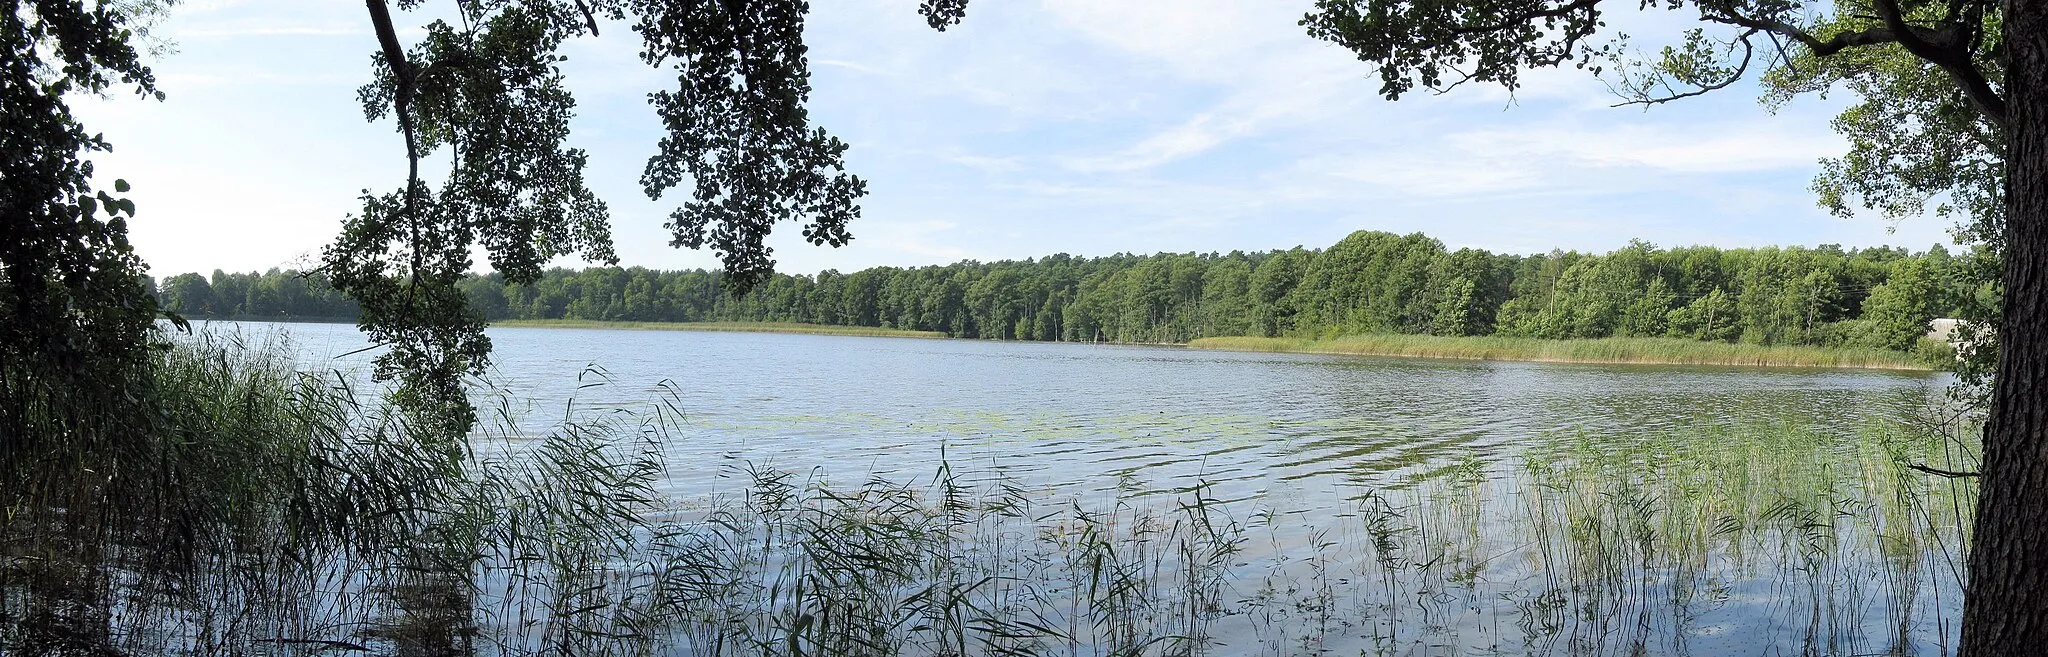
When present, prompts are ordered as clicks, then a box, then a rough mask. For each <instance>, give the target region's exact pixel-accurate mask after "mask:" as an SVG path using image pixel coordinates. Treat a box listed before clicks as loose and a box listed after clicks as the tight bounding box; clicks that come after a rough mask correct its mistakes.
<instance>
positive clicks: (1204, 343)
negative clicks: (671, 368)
mask: <svg viewBox="0 0 2048 657" xmlns="http://www.w3.org/2000/svg"><path fill="white" fill-rule="evenodd" d="M1188 346H1189V347H1193V348H1196V349H1222V350H1231V351H1267V352H1289V353H1310V354H1347V355H1353V356H1403V357H1414V358H1455V359H1465V360H1519V361H1534V362H1544V363H1610V364H1642V365H1742V366H1753V367H1850V368H1865V369H1886V370H1933V369H1935V368H1934V367H1933V366H1932V365H1930V364H1929V363H1928V361H1927V359H1925V358H1921V357H1918V356H1915V355H1913V354H1904V353H1899V352H1893V351H1885V350H1880V349H1829V348H1822V347H1809V346H1797V345H1774V346H1764V345H1752V344H1728V343H1725V342H1702V341H1698V340H1682V339H1677V338H1599V339H1592V340H1545V339H1540V338H1509V337H1500V336H1475V337H1443V336H1434V335H1353V336H1345V337H1341V338H1332V339H1327V340H1317V339H1307V338H1249V337H1219V338H1201V339H1197V340H1195V341H1194V342H1191V343H1188Z"/></svg>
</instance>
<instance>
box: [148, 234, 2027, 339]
mask: <svg viewBox="0 0 2048 657" xmlns="http://www.w3.org/2000/svg"><path fill="white" fill-rule="evenodd" d="M1983 262H1984V260H1983V259H1982V258H1980V257H1979V256H1977V255H1976V254H1963V255H1951V254H1949V253H1948V251H1946V250H1945V249H1943V248H1942V247H1940V246H1939V245H1936V246H1935V247H1933V248H1932V249H1930V250H1929V251H1927V252H1925V253H1911V252H1908V251H1907V250H1905V249H1902V248H1888V247H1877V248H1868V249H1843V248H1841V247H1839V246H1834V245H1822V246H1820V247H1818V248H1803V247H1787V248H1780V247H1765V248H1743V249H1721V248H1715V247H1705V246H1694V247H1685V248H1673V249H1660V248H1657V247H1655V246H1652V245H1650V244H1646V243H1643V242H1640V241H1636V242H1631V243H1630V244H1629V245H1628V246H1627V247H1624V248H1622V249H1619V250H1616V251H1614V252H1611V253H1607V254H1604V255H1594V254H1585V253H1578V252H1570V251H1552V252H1550V253H1547V254H1540V255H1508V254H1495V253H1489V252H1486V251H1482V250H1477V249H1458V250H1456V251H1449V250H1446V249H1445V248H1444V245H1443V243H1442V242H1439V241H1437V240H1435V239H1433V238H1430V237H1428V236H1425V235H1422V234H1420V233H1417V234H1412V235H1406V236H1402V235H1394V234H1391V233H1384V232H1370V231H1360V232H1356V233H1352V234H1351V235H1350V236H1349V237H1346V238H1344V240H1343V241H1340V242H1338V243H1336V244H1335V245H1332V246H1330V247H1329V248H1326V249H1303V248H1299V247H1297V248H1294V249H1290V250H1285V251H1264V252H1255V253H1244V252H1237V251H1233V252H1231V253H1228V254H1217V253H1209V254H1193V253H1185V254H1183V253H1161V254H1156V255H1129V254H1119V255H1112V256H1105V257H1099V258H1084V257H1075V256H1069V255H1066V254H1060V255H1054V256H1049V257H1045V258H1035V259H1027V260H1021V261H1017V260H1004V261H999V262H986V263H984V262H975V261H965V262H959V263H954V264H950V265H937V266H927V267H910V268H898V267H875V268H872V269H865V270H861V271H858V272H854V273H851V274H842V273H839V272H837V271H832V270H827V271H823V272H819V273H818V274H817V275H814V276H812V275H789V274H778V275H776V276H774V277H773V278H772V279H770V280H769V281H767V282H766V283H764V284H762V285H760V286H759V287H757V288H756V289H754V290H753V291H752V292H751V293H749V294H747V295H745V296H741V297H737V298H735V297H733V296H731V295H729V294H727V293H726V292H725V291H724V289H723V287H722V281H721V278H720V274H719V272H716V271H705V270H701V269H693V270H684V271H660V270H652V269H645V268H640V267H632V268H618V267H592V268H588V269H581V270H576V269H553V270H550V271H548V272H547V274H546V276H545V277H544V278H543V279H541V280H540V281H539V282H537V283H535V284H533V285H524V286H522V285H507V284H506V283H505V281H504V279H503V278H502V277H500V276H498V275H497V274H487V275H480V276H472V277H470V278H469V279H468V280H466V281H464V283H463V287H464V289H465V291H466V292H467V294H468V295H469V299H470V302H471V304H472V306H473V307H474V308H476V309H477V310H479V311H481V312H482V313H483V314H484V316H485V317H486V318H488V319H492V320H502V319H583V320H614V321H644V322H699V321H757V322H807V323H815V324H829V325H844V326H874V327H885V328H902V329H914V330H925V331H940V332H944V333H946V334H947V335H952V336H956V337H965V338H992V339H1004V340H1061V341H1081V342H1087V341H1110V342H1129V343H1178V342H1186V341H1189V340H1192V339H1195V338H1201V337H1209V336H1239V335H1250V336H1303V337H1331V336H1336V335H1351V334H1362V333H1427V334H1434V335H1496V334H1497V335H1511V336H1527V337H1540V338H1600V337H1609V336H1623V337H1627V336H1670V337H1682V338H1692V339H1699V340H1718V341H1729V342H1737V341H1739V342H1747V343H1756V344H1810V345H1821V346H1861V347H1879V348H1886V349H1895V350H1908V349H1911V348H1913V346H1914V345H1915V344H1916V342H1917V341H1918V339H1919V338H1920V336H1922V335H1923V334H1925V333H1926V331H1927V326H1928V321H1929V320H1930V319H1931V318H1934V317H1940V316H1953V313H1954V312H1955V310H1956V309H1957V308H1958V307H1959V306H1960V305H1962V304H1968V303H1980V302H1982V300H1984V299H1988V298H1990V296H1991V294H1992V292H1991V291H1990V289H1989V288H1988V287H1986V286H1983V285H1980V284H1975V283H1971V281H1976V280H1982V277H1981V276H1974V275H1971V272H1972V268H1973V267H1981V266H1982V263H1983ZM157 292H158V295H159V297H160V298H161V299H162V300H163V302H164V304H165V306H166V307H167V308H169V309H171V310H172V311H174V312H177V313H180V314H182V315H184V316H187V317H193V318H232V319H351V318H353V317H354V316H355V312H356V309H355V305H354V304H353V303H351V302H350V301H348V300H347V299H345V298H343V297H342V296H341V295H339V294H338V293H336V292H335V291H334V290H333V289H332V288H330V287H328V286H327V285H326V284H325V282H324V280H323V279H322V277H321V276H320V275H319V274H317V273H314V274H304V275H302V274H301V273H300V272H297V271H292V270H277V269H273V270H271V271H269V272H266V273H261V274H258V273H254V272H251V273H247V274H232V273H224V272H221V271H218V270H216V271H215V272H213V275H212V276H211V277H207V276H201V275H199V274H183V275H179V276H174V277H171V278H169V279H166V280H164V281H163V282H162V284H161V285H160V286H158V289H157Z"/></svg>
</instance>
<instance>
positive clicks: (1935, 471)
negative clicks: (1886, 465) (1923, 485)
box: [1906, 463, 1984, 479]
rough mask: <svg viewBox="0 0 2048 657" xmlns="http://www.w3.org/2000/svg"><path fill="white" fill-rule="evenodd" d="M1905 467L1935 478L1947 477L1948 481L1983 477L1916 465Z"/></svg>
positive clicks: (1910, 464)
mask: <svg viewBox="0 0 2048 657" xmlns="http://www.w3.org/2000/svg"><path fill="white" fill-rule="evenodd" d="M1906 467H1907V468H1909V469H1913V470H1919V471H1921V472H1925V473H1927V474H1931V475H1934V476H1937V477H1947V478H1950V479H1968V478H1970V477H1981V476H1984V475H1983V473H1978V472H1958V471H1955V470H1943V469H1941V468H1930V467H1927V466H1924V465H1920V464H1918V463H1908V464H1906Z"/></svg>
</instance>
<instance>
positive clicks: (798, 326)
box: [491, 319, 946, 338]
mask: <svg viewBox="0 0 2048 657" xmlns="http://www.w3.org/2000/svg"><path fill="white" fill-rule="evenodd" d="M491 325H492V326H501V327H507V328H590V329H621V330H641V331H717V332H728V333H802V334H810V335H854V336H866V337H880V338H943V337H946V334H945V333H941V332H938V331H913V330H909V329H892V328H880V327H874V326H832V325H826V324H804V323H799V322H608V321H597V320H584V319H506V320H498V321H495V322H491Z"/></svg>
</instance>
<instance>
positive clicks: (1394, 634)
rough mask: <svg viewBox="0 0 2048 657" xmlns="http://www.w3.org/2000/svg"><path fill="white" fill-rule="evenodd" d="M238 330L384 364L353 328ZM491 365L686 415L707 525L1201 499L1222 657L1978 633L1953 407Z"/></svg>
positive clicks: (513, 387)
mask: <svg viewBox="0 0 2048 657" xmlns="http://www.w3.org/2000/svg"><path fill="white" fill-rule="evenodd" d="M210 328H212V329H214V330H234V331H241V332H244V333H245V334H249V335H261V334H265V333H267V332H270V331H274V330H279V329H282V330H284V331H286V332H287V333H288V334H289V335H290V336H291V337H292V339H293V341H294V343H295V344H296V346H297V348H298V349H299V352H298V353H300V354H301V355H302V358H303V359H304V361H303V362H305V363H306V364H307V365H308V366H309V367H316V368H320V369H341V370H359V369H360V368H362V367H363V366H364V364H365V363H366V362H367V358H368V356H367V354H363V353H350V352H355V351H357V350H359V349H361V348H362V347H363V345H364V342H363V340H362V338H361V336H359V335H358V334H356V333H355V331H354V328H353V327H352V326H346V325H326V324H290V325H265V324H228V323H214V324H211V325H210ZM489 334H490V336H491V339H492V341H493V343H494V345H495V355H494V359H495V364H496V370H495V372H494V374H493V375H492V376H491V377H490V381H491V383H490V385H491V387H492V388H494V389H496V390H498V391H500V392H501V393H502V394H501V398H502V399H503V400H505V401H504V402H502V404H503V407H504V408H506V409H507V412H505V413H502V414H500V413H493V414H492V416H493V417H506V418H510V420H509V421H507V422H505V423H506V424H509V425H511V427H510V429H509V432H510V433H513V434H519V435H525V434H542V433H545V432H546V431H548V429H549V427H551V426H553V425H555V424H556V423H557V422H558V421H559V420H560V419H561V418H562V417H563V415H564V413H565V409H568V408H574V409H583V410H578V411H569V412H570V413H571V414H572V415H573V414H574V413H579V412H603V411H605V410H606V409H615V408H629V409H630V408H646V407H648V405H650V404H655V403H660V402H661V401H662V400H669V401H671V402H672V403H673V404H674V407H675V408H677V409H680V411H681V413H682V417H683V418H684V420H683V422H681V423H680V424H679V426H678V427H677V431H676V432H675V433H674V434H673V435H672V436H671V438H670V439H669V440H668V441H667V442H666V443H665V444H664V445H663V447H662V454H663V457H664V458H665V461H666V468H667V474H666V477H665V478H664V479H663V483H662V486H661V489H662V492H664V493H666V494H668V495H670V496H672V497H673V498H675V499H677V500H680V501H682V502H681V504H682V506H683V507H685V508H694V507H692V505H693V504H697V503H698V502H696V501H701V500H707V499H712V498H714V497H715V496H720V495H733V494H736V493H737V492H738V491H739V490H740V489H744V488H745V487H746V486H747V485H748V479H747V477H746V475H744V473H743V470H744V466H745V465H746V464H752V465H753V466H754V467H756V468H757V469H758V468H760V467H772V468H775V469H779V470H783V471H788V472H795V473H801V474H802V475H803V477H804V478H805V479H807V480H809V481H814V482H822V484H823V485H824V486H827V487H835V488H840V489H852V488H857V487H859V486H861V485H863V482H867V481H869V480H871V479H881V480H888V481H894V482H906V483H915V482H920V481H922V482H929V481H931V480H932V478H933V477H934V476H935V474H936V473H938V472H939V469H940V466H941V462H942V458H943V461H944V462H945V463H946V464H947V466H948V472H950V473H951V474H953V475H955V476H960V477H963V478H964V479H965V480H967V481H970V482H976V485H981V484H986V483H987V482H990V481H995V480H997V479H1000V480H1002V481H1004V482H1009V483H1008V484H1007V485H1009V486H1010V487H1012V488H1014V489H1017V490H1023V491H1026V493H1025V495H1027V496H1028V497H1029V498H1031V499H1032V500H1035V501H1036V503H1038V504H1042V505H1044V506H1045V507H1046V508H1058V507H1060V506H1061V505H1063V504H1064V505H1071V506H1074V507H1076V508H1079V507H1088V506H1096V507H1105V508H1110V507H1117V506H1118V505H1123V506H1124V507H1128V508H1138V507H1146V506H1148V505H1150V506H1155V507H1158V508H1160V509H1167V510H1168V511H1165V512H1162V515H1161V516H1160V517H1165V515H1170V513H1171V509H1173V508H1174V506H1175V505H1176V504H1180V505H1182V507H1183V508H1184V507H1185V500H1186V499H1189V496H1190V495H1191V494H1193V495H1194V496H1195V498H1196V499H1200V500H1205V502H1204V504H1205V505H1206V504H1210V503H1213V504H1214V505H1216V506H1217V508H1218V510H1217V511H1216V512H1220V513H1225V514H1227V516H1228V517H1229V518H1231V519H1232V522H1233V523H1235V525H1234V526H1238V527H1240V534H1241V536H1240V537H1239V538H1238V539H1237V540H1238V543H1237V545H1236V547H1234V548H1232V550H1231V552H1230V556H1229V559H1228V561H1229V564H1228V567H1227V568H1226V570H1227V571H1228V573H1227V574H1228V579H1229V580H1230V582H1231V584H1229V585H1228V587H1226V588H1227V589H1228V592H1227V593H1224V594H1220V595H1221V597H1222V598H1227V599H1226V600H1223V602H1225V603H1228V604H1227V605H1219V608H1220V607H1221V606H1229V607H1230V608H1229V609H1222V610H1220V611H1218V612H1217V613H1216V614H1215V615H1216V618H1215V619H1214V623H1213V624H1212V625H1205V626H1204V627H1205V628H1211V629H1215V631H1214V632H1213V636H1211V635H1210V634H1205V636H1207V637H1209V638H1206V639H1205V641H1206V642H1207V643H1205V644H1204V645H1208V646H1210V647H1209V648H1206V649H1205V650H1204V651H1206V652H1214V653H1217V654H1259V653H1269V654H1295V653H1303V652H1308V653H1322V652H1341V653H1345V654H1352V653H1361V652H1362V653H1367V654H1573V655H1577V654H1637V653H1642V654H1699V655H1717V654H1756V655H1777V654H1823V655H1825V654H1834V655H1850V654H1905V655H1923V654H1924V655H1939V654H1948V653H1949V652H1951V651H1952V647H1951V646H1952V645H1953V637H1954V633H1955V623H1956V620H1957V618H1958V617H1959V613H1958V612H1959V610H1960V597H1959V595H1958V593H1957V591H1959V590H1960V589H1959V586H1960V583H1959V581H1958V580H1959V577H1960V576H1959V575H1958V574H1957V572H1958V571H1957V569H1956V568H1955V567H1954V562H1955V560H1956V559H1958V558H1959V557H1958V556H1957V555H1958V554H1959V553H1958V550H1959V549H1960V548H1959V547H1958V546H1959V544H1960V541H1961V539H1960V536H1961V532H1960V530H1959V529H1958V528H1959V527H1960V526H1963V525H1964V524H1966V522H1967V518H1964V517H1961V512H1958V513H1952V514H1949V515H1948V516H1943V515H1942V513H1943V512H1945V511H1946V506H1956V504H1955V499H1954V498H1955V496H1957V495H1960V494H1961V493H1958V492H1956V490H1955V489H1954V486H1953V485H1952V484H1948V483H1946V482H1941V481H1931V482H1930V481H1926V480H1925V478H1907V477H1904V476H1899V475H1898V473H1899V472H1901V471H1900V470H1898V469H1897V468H1895V467H1891V466H1893V465H1896V464H1897V463H1900V462H1903V461H1902V459H1905V460H1922V461H1924V460H1931V459H1932V457H1933V456H1936V455H1939V454H1940V453H1941V450H1943V449H1945V447H1944V446H1943V445H1942V444H1941V441H1939V440H1930V439H1928V438H1926V437H1924V436H1922V437H1917V438H1916V437H1913V436H1903V437H1902V436H1900V435H1896V434H1898V433H1899V431H1900V430H1899V429H1897V428H1896V425H1895V422H1896V421H1897V420H1898V419H1900V418H1908V417H1912V416H1914V414H1916V413H1918V412H1920V411H1922V410H1923V409H1925V408H1926V407H1927V406H1928V405H1929V404H1930V403H1931V402H1932V401H1934V400H1936V399H1938V398H1939V397H1940V393H1941V391H1942V389H1943V387H1944V386H1945V385H1946V384H1947V382H1948V379H1947V377H1946V376H1944V375H1929V374H1917V373H1898V372H1883V371H1863V370H1796V369H1744V368H1731V367H1666V366H1612V365H1567V364H1539V363H1508V362H1468V361H1437V360H1414V359H1388V358H1358V357H1335V356H1318V355H1292V354H1265V353H1231V352H1212V351H1195V350H1187V349H1179V348H1171V347H1134V346H1100V345H1082V344H1050V343H1014V342H988V341H967V340H923V339H901V338H869V337H839V336H821V335H793V334H766V333H715V332H693V331H622V330H603V329H505V328H498V329H492V330H491V331H490V333H489ZM487 406H489V405H487ZM1883 436H1890V437H1888V438H1887V437H1883ZM942 455H943V456H942ZM1936 463H1939V462H1938V461H1936ZM1944 487H1946V488H1944ZM1945 505H1946V506H1945ZM1958 508H1960V507H1958ZM1203 512H1204V513H1208V512H1211V511H1209V510H1208V509H1207V508H1206V506H1205V507H1204V511H1203ZM1183 569H1184V570H1185V568H1183ZM1166 570H1172V569H1171V568H1169V569H1166ZM1212 626H1213V627H1212ZM1211 629H1205V630H1204V631H1205V633H1206V632H1210V631H1211ZM1216 637H1221V638H1216ZM1077 645H1078V644H1077Z"/></svg>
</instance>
